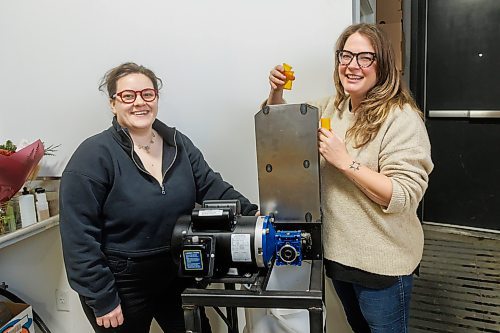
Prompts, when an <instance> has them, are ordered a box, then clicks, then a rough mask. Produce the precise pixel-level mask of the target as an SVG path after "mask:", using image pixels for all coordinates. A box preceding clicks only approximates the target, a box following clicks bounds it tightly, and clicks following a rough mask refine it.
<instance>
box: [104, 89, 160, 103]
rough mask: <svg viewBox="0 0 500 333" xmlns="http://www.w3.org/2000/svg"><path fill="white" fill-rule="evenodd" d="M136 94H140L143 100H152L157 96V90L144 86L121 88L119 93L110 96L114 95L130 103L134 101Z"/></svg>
mask: <svg viewBox="0 0 500 333" xmlns="http://www.w3.org/2000/svg"><path fill="white" fill-rule="evenodd" d="M137 94H140V95H141V98H142V99H143V100H144V102H152V101H154V100H155V99H156V97H157V96H158V91H157V90H156V89H152V88H146V89H142V90H123V91H120V92H119V93H116V94H114V95H113V97H112V98H116V96H118V97H120V100H121V101H122V102H123V103H125V104H132V103H134V102H135V100H136V98H137Z"/></svg>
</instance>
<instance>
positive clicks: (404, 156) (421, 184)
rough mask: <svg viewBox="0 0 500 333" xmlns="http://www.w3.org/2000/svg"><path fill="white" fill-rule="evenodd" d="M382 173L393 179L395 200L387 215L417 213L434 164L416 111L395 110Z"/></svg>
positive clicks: (382, 153) (383, 146)
mask: <svg viewBox="0 0 500 333" xmlns="http://www.w3.org/2000/svg"><path fill="white" fill-rule="evenodd" d="M379 164H380V165H379V167H380V172H381V173H382V174H384V175H386V176H387V177H389V178H390V179H391V182H392V197H391V200H390V202H389V205H388V207H387V208H385V209H384V212H386V213H399V212H402V211H405V210H406V211H407V210H416V209H417V207H418V204H419V203H420V201H421V200H422V197H423V195H424V193H425V190H426V189H427V185H428V182H429V174H430V173H431V171H432V169H433V167H434V165H433V163H432V160H431V146H430V142H429V137H428V135H427V130H426V128H425V125H424V123H423V121H422V119H421V118H420V117H419V116H418V114H417V113H416V112H414V111H413V110H411V109H409V107H405V109H403V110H400V109H396V110H394V111H393V117H391V118H390V120H389V122H388V126H387V127H386V128H385V135H384V138H383V140H382V144H381V151H380V155H379Z"/></svg>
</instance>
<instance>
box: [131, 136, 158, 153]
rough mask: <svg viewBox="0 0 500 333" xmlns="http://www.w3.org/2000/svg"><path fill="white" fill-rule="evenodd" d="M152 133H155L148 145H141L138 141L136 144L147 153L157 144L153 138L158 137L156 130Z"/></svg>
mask: <svg viewBox="0 0 500 333" xmlns="http://www.w3.org/2000/svg"><path fill="white" fill-rule="evenodd" d="M152 134H153V135H152V136H151V140H150V141H149V144H148V145H140V144H138V143H136V144H135V145H136V146H137V148H138V149H143V150H145V151H146V153H148V154H149V152H150V150H151V147H152V146H153V145H154V144H155V141H154V140H153V139H154V138H155V137H156V135H155V132H154V131H153V132H152Z"/></svg>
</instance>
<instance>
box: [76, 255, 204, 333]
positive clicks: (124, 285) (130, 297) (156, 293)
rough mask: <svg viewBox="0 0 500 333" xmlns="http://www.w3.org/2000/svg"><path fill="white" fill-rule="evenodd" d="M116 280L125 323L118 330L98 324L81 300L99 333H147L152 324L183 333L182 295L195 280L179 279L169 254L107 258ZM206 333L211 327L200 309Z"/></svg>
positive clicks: (91, 311)
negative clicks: (155, 323)
mask: <svg viewBox="0 0 500 333" xmlns="http://www.w3.org/2000/svg"><path fill="white" fill-rule="evenodd" d="M108 265H109V267H110V269H111V271H112V272H113V274H114V276H115V285H116V288H117V289H118V294H119V296H120V300H121V307H122V312H123V317H124V322H123V324H122V325H120V326H119V327H117V328H112V327H110V328H104V327H102V326H98V325H97V323H96V319H95V315H94V312H93V310H92V309H91V308H90V307H89V306H88V305H87V304H86V303H85V299H84V298H83V297H80V300H81V303H82V306H83V310H84V312H85V314H86V315H87V318H88V319H89V321H90V323H91V324H92V327H93V328H94V330H95V332H96V333H148V332H149V330H150V326H151V322H152V320H153V318H154V319H156V321H157V322H158V324H159V325H160V327H161V328H162V330H163V331H164V332H165V333H181V332H182V333H184V332H185V331H186V330H185V327H184V312H183V310H182V300H181V293H182V291H183V290H184V289H185V288H186V287H189V286H191V284H192V280H189V279H182V278H179V277H177V269H178V268H177V266H175V265H174V264H173V262H172V259H171V257H170V254H162V255H155V256H149V257H144V258H119V257H116V256H108ZM201 320H202V328H203V333H205V332H211V329H210V323H209V322H208V318H207V317H206V315H205V312H204V311H203V309H201Z"/></svg>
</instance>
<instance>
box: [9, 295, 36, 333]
mask: <svg viewBox="0 0 500 333" xmlns="http://www.w3.org/2000/svg"><path fill="white" fill-rule="evenodd" d="M1 303H3V304H5V305H6V306H7V308H8V309H9V310H10V312H12V315H13V316H14V317H12V319H11V320H9V322H8V323H7V324H5V325H3V326H2V327H0V333H7V332H8V333H35V324H34V323H33V309H32V308H31V305H28V304H21V303H11V302H1Z"/></svg>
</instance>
